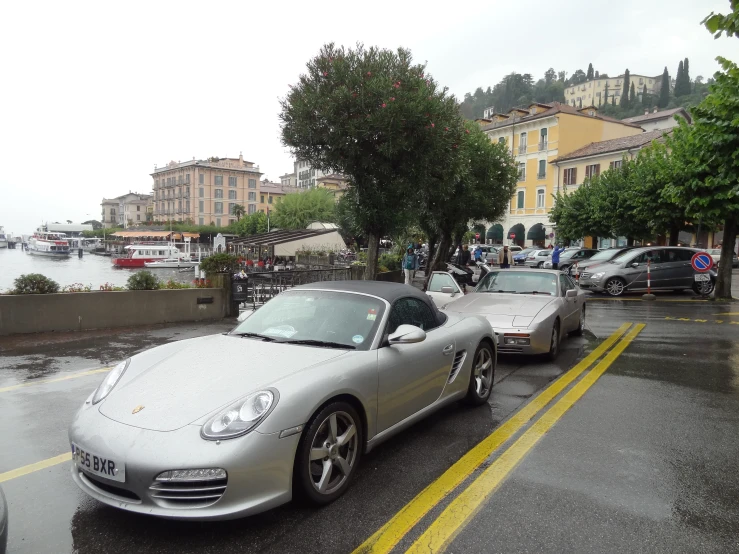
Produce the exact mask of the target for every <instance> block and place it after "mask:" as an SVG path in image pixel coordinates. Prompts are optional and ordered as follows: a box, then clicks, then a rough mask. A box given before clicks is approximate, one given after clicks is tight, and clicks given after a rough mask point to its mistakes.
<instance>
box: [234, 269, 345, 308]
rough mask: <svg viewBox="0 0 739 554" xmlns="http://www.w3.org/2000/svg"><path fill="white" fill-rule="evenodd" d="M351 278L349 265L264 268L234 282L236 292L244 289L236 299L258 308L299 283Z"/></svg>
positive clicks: (305, 283)
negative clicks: (281, 268)
mask: <svg viewBox="0 0 739 554" xmlns="http://www.w3.org/2000/svg"><path fill="white" fill-rule="evenodd" d="M351 278H352V272H351V269H350V268H349V267H341V268H331V269H309V270H294V271H268V272H264V271H263V270H262V271H261V272H250V273H249V274H248V275H247V277H246V278H245V279H242V280H239V279H234V282H233V283H234V289H235V290H234V294H237V293H236V289H237V288H238V289H239V290H241V291H242V293H241V294H242V296H240V297H239V298H236V300H237V301H240V303H242V304H246V305H247V306H251V307H253V308H255V309H256V308H257V307H258V306H262V305H263V304H265V303H266V302H268V301H269V300H271V299H272V298H274V297H275V296H277V295H278V294H280V293H281V292H283V291H285V290H288V289H291V288H293V287H297V286H298V285H307V284H310V283H319V282H323V281H347V280H350V279H351ZM244 289H245V290H244ZM242 298H243V299H242Z"/></svg>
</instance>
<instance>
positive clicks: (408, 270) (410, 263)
mask: <svg viewBox="0 0 739 554" xmlns="http://www.w3.org/2000/svg"><path fill="white" fill-rule="evenodd" d="M402 266H403V273H404V274H405V284H406V285H412V284H413V276H414V275H415V272H416V270H417V269H418V256H417V255H416V253H415V252H414V251H413V247H411V246H409V247H408V250H406V252H405V256H403V262H402Z"/></svg>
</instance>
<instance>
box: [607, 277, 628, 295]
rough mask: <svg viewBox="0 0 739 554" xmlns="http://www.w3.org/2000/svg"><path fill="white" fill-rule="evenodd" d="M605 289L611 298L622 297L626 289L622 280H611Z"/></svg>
mask: <svg viewBox="0 0 739 554" xmlns="http://www.w3.org/2000/svg"><path fill="white" fill-rule="evenodd" d="M605 288H606V292H607V293H608V294H610V295H611V296H621V295H622V294H623V293H624V290H625V289H626V287H625V286H624V283H623V281H622V280H621V279H609V280H608V282H607V283H606V287H605Z"/></svg>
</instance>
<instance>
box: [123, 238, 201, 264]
mask: <svg viewBox="0 0 739 554" xmlns="http://www.w3.org/2000/svg"><path fill="white" fill-rule="evenodd" d="M123 251H124V255H123V256H121V257H119V258H113V265H114V266H116V267H145V264H146V263H147V262H149V263H151V262H157V261H162V260H170V259H183V260H188V259H189V258H187V257H185V254H183V253H182V251H181V250H180V249H179V248H177V247H176V246H174V245H173V244H156V243H152V244H145V243H143V244H130V245H128V246H126V247H125V248H124V249H123ZM175 267H176V266H175Z"/></svg>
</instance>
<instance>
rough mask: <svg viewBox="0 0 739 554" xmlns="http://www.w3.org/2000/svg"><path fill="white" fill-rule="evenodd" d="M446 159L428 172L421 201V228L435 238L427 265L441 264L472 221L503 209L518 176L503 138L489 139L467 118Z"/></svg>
mask: <svg viewBox="0 0 739 554" xmlns="http://www.w3.org/2000/svg"><path fill="white" fill-rule="evenodd" d="M447 160H448V161H447V163H445V164H437V166H436V167H435V168H434V170H433V171H432V172H431V173H430V174H429V182H428V185H429V186H426V187H424V189H423V193H422V200H421V203H420V206H419V214H420V217H419V224H420V227H421V229H422V230H423V231H424V233H426V235H427V236H435V237H438V240H439V244H438V248H436V252H435V255H434V257H433V259H432V260H431V262H430V263H429V267H430V269H431V270H433V269H434V268H440V267H442V266H443V264H444V262H446V259H447V258H446V256H447V254H448V253H449V251H450V250H451V248H452V247H453V245H454V244H455V242H459V241H461V239H462V237H463V236H464V234H465V233H466V232H468V230H469V228H468V224H469V222H470V221H479V220H487V221H495V220H496V219H499V218H500V217H501V216H502V215H503V214H504V213H505V211H506V209H507V208H508V205H509V203H510V199H511V196H513V193H514V191H515V188H516V182H517V179H518V172H517V170H516V166H515V164H514V160H513V158H512V157H511V155H510V152H509V151H508V148H507V147H506V146H505V144H503V143H500V142H495V143H493V142H491V141H490V138H489V137H488V136H487V135H486V134H485V133H484V132H483V131H482V130H481V129H480V127H479V126H478V125H476V124H474V123H469V122H468V123H467V124H466V128H465V130H464V135H463V137H462V140H461V141H460V143H459V145H458V148H454V149H453V153H452V155H451V156H449V157H448V158H447ZM455 239H456V241H455ZM429 274H430V271H429Z"/></svg>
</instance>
